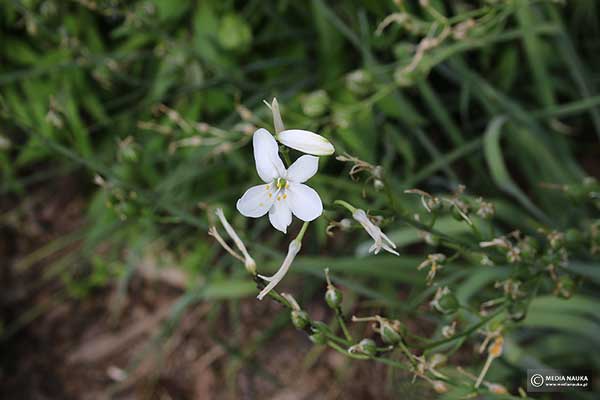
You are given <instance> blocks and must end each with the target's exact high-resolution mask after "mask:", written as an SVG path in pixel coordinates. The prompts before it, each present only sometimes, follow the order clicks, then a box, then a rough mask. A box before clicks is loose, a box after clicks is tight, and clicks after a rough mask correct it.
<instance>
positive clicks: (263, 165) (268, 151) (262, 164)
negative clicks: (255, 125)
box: [252, 128, 285, 183]
mask: <svg viewBox="0 0 600 400" xmlns="http://www.w3.org/2000/svg"><path fill="white" fill-rule="evenodd" d="M252 145H253V146H254V161H255V162H256V171H257V172H258V176H260V179H262V180H263V182H266V183H269V182H272V181H273V179H275V178H278V177H283V176H285V166H284V165H283V161H281V158H279V146H277V142H276V141H275V138H273V136H272V135H271V134H270V133H269V131H267V130H266V129H263V128H261V129H258V130H257V131H256V132H254V136H253V137H252Z"/></svg>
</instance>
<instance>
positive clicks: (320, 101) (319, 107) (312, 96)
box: [300, 89, 330, 117]
mask: <svg viewBox="0 0 600 400" xmlns="http://www.w3.org/2000/svg"><path fill="white" fill-rule="evenodd" d="M329 102H330V100H329V96H328V95H327V92H326V91H324V90H322V89H321V90H317V91H314V92H312V93H309V94H307V95H306V96H304V97H303V98H302V99H301V100H300V103H301V105H302V111H304V114H306V115H307V116H309V117H319V116H321V115H323V114H325V112H326V111H327V107H329Z"/></svg>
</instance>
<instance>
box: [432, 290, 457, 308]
mask: <svg viewBox="0 0 600 400" xmlns="http://www.w3.org/2000/svg"><path fill="white" fill-rule="evenodd" d="M429 304H430V305H431V307H432V308H434V309H435V310H436V311H438V312H439V313H442V314H453V313H455V312H456V311H458V308H459V304H458V299H457V298H456V296H455V295H454V293H452V292H451V291H450V289H448V288H447V287H444V288H443V289H442V288H440V289H438V290H437V292H436V293H435V297H434V298H433V300H432V301H431V303H429Z"/></svg>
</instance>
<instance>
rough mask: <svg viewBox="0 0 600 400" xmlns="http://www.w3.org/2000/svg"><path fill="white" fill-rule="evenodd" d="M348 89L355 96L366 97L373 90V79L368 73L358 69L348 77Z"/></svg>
mask: <svg viewBox="0 0 600 400" xmlns="http://www.w3.org/2000/svg"><path fill="white" fill-rule="evenodd" d="M346 88H348V90H349V91H351V92H352V93H354V94H357V95H359V96H364V95H366V94H368V93H369V92H370V91H371V90H372V88H373V78H372V76H371V74H370V73H369V72H368V71H366V70H362V69H358V70H356V71H353V72H351V73H349V74H348V75H346Z"/></svg>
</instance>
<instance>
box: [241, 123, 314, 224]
mask: <svg viewBox="0 0 600 400" xmlns="http://www.w3.org/2000/svg"><path fill="white" fill-rule="evenodd" d="M252 143H253V146H254V160H255V162H256V171H257V172H258V175H259V176H260V179H262V180H263V182H265V184H263V185H257V186H253V187H251V188H250V189H248V190H247V191H246V193H244V195H243V196H242V197H241V198H240V199H239V200H238V202H237V209H238V211H239V212H240V213H242V215H244V216H246V217H251V218H258V217H262V216H263V215H265V214H266V213H267V212H268V213H269V221H271V225H273V227H275V229H277V230H280V231H281V232H283V233H286V231H287V227H288V225H290V224H291V223H292V213H293V214H294V215H295V216H296V217H297V218H299V219H301V220H302V221H312V220H314V219H315V218H317V217H319V216H320V215H321V214H322V213H323V203H322V202H321V198H320V197H319V194H318V193H317V192H316V191H315V190H314V189H312V188H311V187H309V186H307V185H304V184H303V183H304V182H306V181H307V180H308V179H310V178H311V177H312V176H313V175H314V174H315V173H316V172H317V169H318V167H319V158H318V157H313V156H308V155H305V156H301V157H299V158H298V159H297V160H296V161H295V162H294V163H293V164H292V165H290V167H289V168H288V169H287V170H286V168H285V166H284V165H283V162H282V161H281V158H279V154H278V146H277V142H276V141H275V139H274V138H273V136H272V135H271V134H270V133H269V132H268V131H267V130H266V129H258V130H257V131H256V132H254V137H253V138H252Z"/></svg>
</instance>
